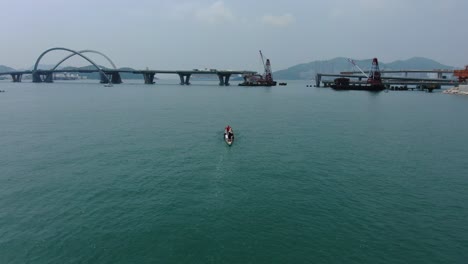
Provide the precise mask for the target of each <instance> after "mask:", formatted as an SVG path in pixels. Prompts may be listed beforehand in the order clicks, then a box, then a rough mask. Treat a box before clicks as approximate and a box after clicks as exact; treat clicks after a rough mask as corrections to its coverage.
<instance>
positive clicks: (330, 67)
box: [0, 57, 455, 80]
mask: <svg viewBox="0 0 468 264" xmlns="http://www.w3.org/2000/svg"><path fill="white" fill-rule="evenodd" d="M355 63H356V64H357V65H358V66H359V67H360V68H361V69H363V70H364V71H368V70H369V68H370V66H371V65H372V59H366V60H355ZM379 66H380V69H381V70H401V69H406V70H411V69H413V70H433V69H454V68H455V67H453V66H448V65H443V64H441V63H439V62H437V61H434V60H431V59H428V58H422V57H414V58H411V59H407V60H398V61H394V62H391V63H383V62H381V61H379ZM52 67H53V66H52ZM39 68H41V69H48V68H51V67H42V65H41V66H40V67H39ZM61 69H70V70H71V69H73V70H76V69H94V66H92V65H89V66H85V67H64V68H61ZM120 69H121V70H133V69H132V68H120ZM14 70H15V69H13V68H10V67H7V66H3V65H0V72H7V71H14ZM355 70H357V69H355V68H353V65H351V63H349V62H348V60H347V58H343V57H338V58H334V59H331V60H323V61H312V62H309V63H302V64H298V65H295V66H292V67H289V68H287V69H285V70H280V71H276V72H273V77H274V78H275V79H278V80H310V79H314V78H315V74H316V73H340V72H343V71H355ZM80 75H82V76H86V77H87V78H88V79H99V78H100V77H99V73H80ZM121 77H122V79H141V78H142V76H141V75H140V74H133V73H122V74H121Z"/></svg>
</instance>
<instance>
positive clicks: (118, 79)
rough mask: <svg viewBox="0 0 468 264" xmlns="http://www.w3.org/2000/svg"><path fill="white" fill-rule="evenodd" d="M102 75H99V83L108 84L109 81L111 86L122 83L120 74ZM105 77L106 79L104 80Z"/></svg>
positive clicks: (107, 73) (106, 73)
mask: <svg viewBox="0 0 468 264" xmlns="http://www.w3.org/2000/svg"><path fill="white" fill-rule="evenodd" d="M104 73H105V75H104V74H102V73H99V75H100V76H101V81H100V82H101V83H109V80H110V81H111V83H113V84H119V83H122V78H121V77H120V73H118V72H104ZM106 77H107V78H106Z"/></svg>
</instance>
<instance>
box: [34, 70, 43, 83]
mask: <svg viewBox="0 0 468 264" xmlns="http://www.w3.org/2000/svg"><path fill="white" fill-rule="evenodd" d="M32 82H33V83H41V82H42V78H41V75H40V74H39V73H38V72H33V73H32Z"/></svg>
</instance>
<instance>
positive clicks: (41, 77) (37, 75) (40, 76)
mask: <svg viewBox="0 0 468 264" xmlns="http://www.w3.org/2000/svg"><path fill="white" fill-rule="evenodd" d="M32 81H33V83H41V82H46V83H52V82H54V73H53V72H37V71H36V72H33V73H32Z"/></svg>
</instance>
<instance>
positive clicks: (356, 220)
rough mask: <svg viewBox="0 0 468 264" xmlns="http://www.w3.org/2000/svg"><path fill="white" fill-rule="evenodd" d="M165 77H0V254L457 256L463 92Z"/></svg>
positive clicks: (180, 259)
mask: <svg viewBox="0 0 468 264" xmlns="http://www.w3.org/2000/svg"><path fill="white" fill-rule="evenodd" d="M176 82H177V81H166V82H165V83H166V84H156V85H143V84H140V83H141V82H138V83H135V84H121V85H115V86H114V87H103V85H99V84H97V83H78V82H70V83H67V82H62V83H53V84H32V83H21V84H15V83H9V82H1V83H0V88H1V89H2V90H6V92H5V93H0V263H467V261H468V151H467V150H468V122H467V118H466V117H467V113H468V97H463V96H454V95H445V94H441V93H433V94H429V93H424V92H410V91H409V92H389V93H383V92H382V93H378V94H375V93H368V92H364V91H349V92H336V91H333V90H330V89H325V88H312V87H306V84H310V83H306V82H301V81H296V82H289V83H288V86H286V87H272V88H262V87H253V88H252V87H250V88H249V87H238V86H235V85H232V86H229V87H219V86H217V85H216V82H214V81H213V82H205V83H203V82H194V83H193V85H191V86H180V85H176ZM171 83H174V84H171ZM227 124H230V125H231V126H232V127H233V130H234V132H235V133H236V141H235V142H234V144H233V146H232V147H228V146H227V145H226V144H225V143H224V141H223V138H222V133H223V128H224V126H225V125H227Z"/></svg>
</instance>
